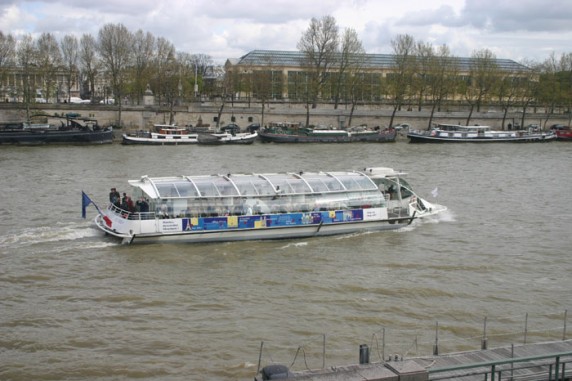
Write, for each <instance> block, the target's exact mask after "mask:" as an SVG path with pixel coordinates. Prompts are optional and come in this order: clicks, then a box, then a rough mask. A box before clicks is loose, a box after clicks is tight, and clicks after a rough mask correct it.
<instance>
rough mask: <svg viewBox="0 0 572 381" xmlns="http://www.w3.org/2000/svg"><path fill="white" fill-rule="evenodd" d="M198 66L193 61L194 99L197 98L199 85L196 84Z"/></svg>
mask: <svg viewBox="0 0 572 381" xmlns="http://www.w3.org/2000/svg"><path fill="white" fill-rule="evenodd" d="M198 71H199V70H198V66H197V63H196V62H195V88H194V90H195V100H196V99H197V94H198V92H199V85H198V84H197V75H198Z"/></svg>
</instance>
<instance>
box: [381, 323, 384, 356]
mask: <svg viewBox="0 0 572 381" xmlns="http://www.w3.org/2000/svg"><path fill="white" fill-rule="evenodd" d="M381 332H382V333H381V358H382V359H383V361H385V327H383V329H382V330H381Z"/></svg>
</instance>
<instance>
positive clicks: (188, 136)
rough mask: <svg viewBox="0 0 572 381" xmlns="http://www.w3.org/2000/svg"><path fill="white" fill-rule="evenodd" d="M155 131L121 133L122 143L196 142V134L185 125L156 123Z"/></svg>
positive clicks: (171, 143) (175, 143)
mask: <svg viewBox="0 0 572 381" xmlns="http://www.w3.org/2000/svg"><path fill="white" fill-rule="evenodd" d="M154 127H155V131H137V132H135V133H131V134H123V141H122V144H125V145H131V144H146V145H179V144H197V143H198V142H199V140H198V134H196V133H191V132H190V131H189V129H188V128H186V127H178V126H176V125H173V124H156V125H155V126H154Z"/></svg>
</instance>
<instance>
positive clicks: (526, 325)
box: [524, 312, 528, 344]
mask: <svg viewBox="0 0 572 381" xmlns="http://www.w3.org/2000/svg"><path fill="white" fill-rule="evenodd" d="M527 334H528V312H527V313H526V316H525V318H524V344H526V335H527Z"/></svg>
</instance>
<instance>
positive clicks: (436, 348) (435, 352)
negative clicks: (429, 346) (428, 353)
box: [433, 321, 439, 356]
mask: <svg viewBox="0 0 572 381" xmlns="http://www.w3.org/2000/svg"><path fill="white" fill-rule="evenodd" d="M438 355H439V322H438V321H437V322H435V345H434V346H433V356H438Z"/></svg>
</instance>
